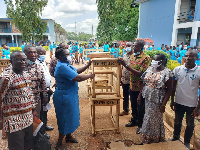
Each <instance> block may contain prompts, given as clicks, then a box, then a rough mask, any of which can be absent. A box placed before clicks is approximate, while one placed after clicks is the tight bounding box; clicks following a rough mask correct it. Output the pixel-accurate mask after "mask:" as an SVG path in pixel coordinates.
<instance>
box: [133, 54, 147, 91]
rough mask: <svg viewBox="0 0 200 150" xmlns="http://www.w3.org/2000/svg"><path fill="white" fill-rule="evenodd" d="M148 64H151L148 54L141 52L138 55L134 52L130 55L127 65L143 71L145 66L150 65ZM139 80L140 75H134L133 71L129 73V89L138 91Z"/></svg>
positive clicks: (139, 86) (145, 68)
mask: <svg viewBox="0 0 200 150" xmlns="http://www.w3.org/2000/svg"><path fill="white" fill-rule="evenodd" d="M150 64H151V58H150V56H149V55H147V54H145V53H144V52H142V53H141V54H140V55H138V56H135V55H134V54H133V55H131V58H130V65H129V66H130V67H131V68H133V69H135V70H138V71H142V72H145V71H146V70H147V68H148V67H149V66H150ZM140 81H141V79H140V77H138V76H136V75H135V74H133V73H130V89H131V90H132V91H140V89H141V86H142V85H141V82H140Z"/></svg>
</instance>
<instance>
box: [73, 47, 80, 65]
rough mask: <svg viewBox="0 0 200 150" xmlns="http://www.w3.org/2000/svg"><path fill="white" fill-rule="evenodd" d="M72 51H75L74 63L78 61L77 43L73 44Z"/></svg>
mask: <svg viewBox="0 0 200 150" xmlns="http://www.w3.org/2000/svg"><path fill="white" fill-rule="evenodd" d="M74 53H75V63H79V62H78V45H77V43H75V46H74Z"/></svg>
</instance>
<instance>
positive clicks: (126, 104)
mask: <svg viewBox="0 0 200 150" xmlns="http://www.w3.org/2000/svg"><path fill="white" fill-rule="evenodd" d="M122 88H123V97H124V98H123V110H124V111H125V112H129V95H130V94H129V91H130V84H123V83H122Z"/></svg>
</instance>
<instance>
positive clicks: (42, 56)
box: [38, 55, 46, 62]
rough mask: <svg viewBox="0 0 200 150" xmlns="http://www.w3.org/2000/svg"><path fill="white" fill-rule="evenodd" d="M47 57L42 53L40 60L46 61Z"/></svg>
mask: <svg viewBox="0 0 200 150" xmlns="http://www.w3.org/2000/svg"><path fill="white" fill-rule="evenodd" d="M45 58H46V55H40V56H39V58H38V59H39V60H40V61H42V62H44V60H45Z"/></svg>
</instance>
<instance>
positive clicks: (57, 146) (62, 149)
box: [55, 143, 67, 150]
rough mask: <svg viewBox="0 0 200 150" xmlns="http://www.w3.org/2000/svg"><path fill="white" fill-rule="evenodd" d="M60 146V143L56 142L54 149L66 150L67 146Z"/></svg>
mask: <svg viewBox="0 0 200 150" xmlns="http://www.w3.org/2000/svg"><path fill="white" fill-rule="evenodd" d="M60 146H62V144H58V143H57V144H56V147H55V150H67V148H65V147H61V148H59V147H60Z"/></svg>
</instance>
